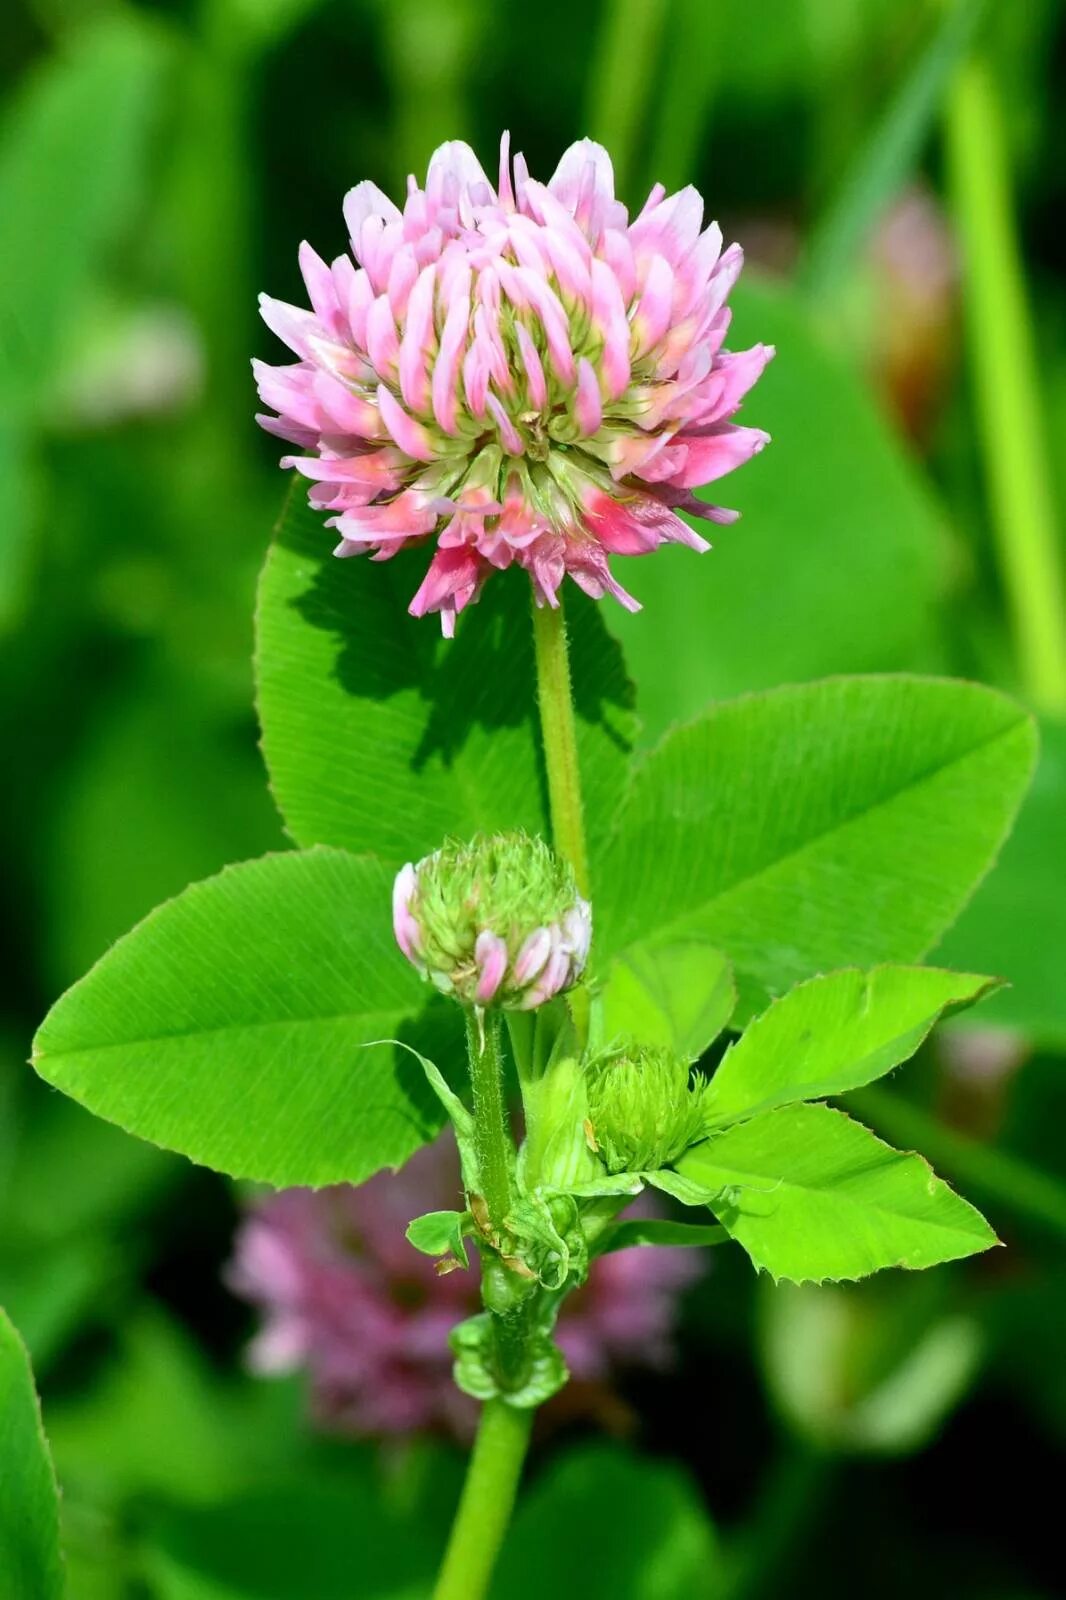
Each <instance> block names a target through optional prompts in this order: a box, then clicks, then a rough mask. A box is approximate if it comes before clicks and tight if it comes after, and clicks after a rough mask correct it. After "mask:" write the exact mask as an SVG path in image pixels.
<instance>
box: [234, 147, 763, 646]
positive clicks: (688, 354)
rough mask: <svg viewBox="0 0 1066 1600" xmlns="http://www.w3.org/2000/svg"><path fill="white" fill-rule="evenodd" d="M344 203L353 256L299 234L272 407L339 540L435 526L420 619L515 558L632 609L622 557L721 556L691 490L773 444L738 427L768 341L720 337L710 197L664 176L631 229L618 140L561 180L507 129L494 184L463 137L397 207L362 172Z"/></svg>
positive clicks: (385, 549) (272, 314) (269, 400)
mask: <svg viewBox="0 0 1066 1600" xmlns="http://www.w3.org/2000/svg"><path fill="white" fill-rule="evenodd" d="M344 216H345V220H346V223H347V226H348V231H349V234H350V240H351V251H352V254H351V255H347V254H345V255H341V256H338V257H337V259H336V260H335V261H333V262H332V263H331V264H329V265H327V263H326V262H325V261H323V260H322V259H321V257H319V256H318V255H317V254H316V253H315V251H314V250H313V249H312V248H311V247H310V245H308V244H304V245H302V246H301V249H300V265H301V268H302V271H303V277H304V282H305V284H306V287H307V293H308V296H309V298H310V301H311V309H310V310H305V309H301V308H298V307H296V306H292V305H286V304H284V303H283V302H281V301H278V300H273V299H271V298H269V297H268V296H266V295H264V296H262V297H261V309H262V315H263V318H264V320H265V322H266V323H267V325H268V327H270V328H271V329H272V331H273V332H274V333H276V334H277V335H278V337H279V338H280V339H281V340H282V341H283V342H284V343H285V344H286V345H288V347H289V348H290V349H291V350H292V351H293V353H294V354H295V355H296V357H297V360H296V362H295V363H293V364H290V365H288V366H281V367H272V366H267V365H265V364H264V363H262V362H255V363H254V364H253V365H254V369H255V373H256V377H257V380H258V385H259V394H260V397H261V399H262V400H263V402H264V404H265V405H266V406H269V407H270V408H271V414H266V415H263V416H261V417H260V418H259V419H258V420H259V421H260V422H261V423H262V425H263V427H265V428H266V429H268V430H269V431H270V432H272V433H275V434H278V435H279V436H280V437H281V438H283V439H285V440H287V441H289V442H290V443H292V444H294V445H296V446H297V451H296V453H294V454H291V455H287V456H284V457H283V458H282V465H283V466H286V467H294V468H296V470H297V471H298V472H300V473H302V474H303V475H304V476H305V477H307V478H309V479H310V480H311V489H310V491H309V497H310V501H311V504H312V506H314V507H316V508H318V509H321V510H324V511H328V512H329V513H330V516H329V519H328V525H329V526H331V527H333V528H335V529H336V531H337V533H338V535H339V536H340V542H339V543H338V545H337V547H336V554H338V555H342V556H347V555H355V554H357V553H360V552H365V551H369V552H371V553H372V555H373V557H374V559H375V560H386V559H387V558H388V557H390V556H392V555H395V554H396V552H397V551H398V550H400V549H402V548H403V547H404V546H406V545H412V544H420V543H424V542H426V541H428V540H434V541H435V546H434V550H433V555H432V559H431V561H430V564H429V570H428V572H427V573H426V576H425V579H424V581H423V583H422V584H421V586H420V588H419V589H418V592H417V593H416V594H415V596H414V598H413V600H412V601H411V605H410V610H411V612H412V613H413V614H414V615H415V616H422V615H424V614H425V613H426V612H429V611H436V612H439V613H440V616H441V622H442V625H443V628H444V632H445V633H446V634H450V633H451V632H452V630H453V628H454V622H455V617H456V614H457V613H458V612H460V611H461V610H462V609H463V607H464V606H466V605H468V604H470V602H471V601H473V600H476V599H477V597H478V595H479V593H480V591H481V588H482V585H483V584H484V582H485V579H486V578H487V577H488V575H489V574H490V573H491V572H493V571H494V570H496V569H498V568H505V567H509V566H511V565H512V564H517V565H519V566H522V567H524V568H525V569H526V570H527V571H528V572H529V574H530V577H531V579H532V582H533V588H534V594H535V597H536V599H537V601H538V603H539V604H548V605H556V604H557V603H558V591H559V587H560V584H561V583H562V581H563V578H564V576H565V575H566V574H567V573H569V575H570V576H571V577H572V578H573V579H574V581H575V582H576V583H578V584H579V585H580V586H581V588H583V589H584V590H585V591H586V592H587V593H588V594H591V595H593V596H594V597H596V598H599V597H600V596H602V595H603V594H605V593H610V594H612V595H614V596H615V598H616V599H618V600H619V601H620V602H621V603H622V604H623V605H624V606H626V607H628V608H629V609H630V610H636V609H638V605H637V602H636V601H635V600H634V599H633V597H632V596H631V595H629V594H627V593H626V591H625V590H624V589H623V588H622V587H621V586H620V584H619V583H618V582H617V581H616V580H615V578H614V577H613V575H612V573H611V571H610V568H609V566H608V559H607V558H608V556H609V555H610V554H612V553H614V554H617V555H643V554H645V553H647V552H648V551H651V550H655V549H656V548H657V547H658V546H659V545H661V544H662V543H664V542H671V541H672V542H676V543H680V544H685V545H688V546H690V547H691V548H692V549H694V550H705V549H707V548H708V546H707V543H706V541H705V540H704V539H702V538H700V537H699V535H698V534H696V533H695V532H693V530H692V529H691V528H690V527H689V526H688V524H687V523H686V522H685V521H683V520H682V518H681V517H680V516H679V515H678V511H682V510H683V511H687V512H689V513H691V514H693V515H696V516H699V517H703V518H706V519H708V520H710V521H712V522H730V521H732V520H733V519H734V517H735V513H734V512H730V511H726V510H723V509H722V508H720V507H717V506H711V505H707V504H705V503H703V502H702V501H700V500H697V499H696V498H695V496H694V494H693V489H694V488H695V487H697V486H698V485H701V484H706V483H709V482H711V481H712V480H713V479H716V478H720V477H722V476H723V474H725V473H727V472H729V471H731V470H732V469H733V468H734V467H737V466H740V465H741V464H742V463H743V462H745V461H747V460H748V459H749V457H751V456H752V455H753V454H754V453H755V452H756V451H757V450H760V449H761V448H762V446H763V445H764V444H765V443H766V442H767V437H768V436H767V435H766V434H765V433H763V432H762V431H761V430H760V429H758V428H747V427H739V426H737V425H736V424H735V423H734V421H733V420H732V419H733V417H734V415H735V413H736V411H737V409H738V407H739V406H740V403H741V400H742V399H743V396H744V395H745V394H746V393H747V391H748V390H749V389H750V388H751V386H752V384H753V383H754V382H755V380H756V379H757V378H758V376H759V374H760V373H761V371H762V369H763V367H764V366H765V364H766V362H767V361H768V359H769V358H770V356H771V355H772V354H773V351H772V349H771V348H770V347H768V346H766V345H761V344H759V345H755V346H753V347H752V348H751V349H750V350H745V351H740V352H737V353H730V352H727V351H726V350H725V349H724V348H723V344H724V340H725V337H726V333H727V330H728V328H729V321H730V311H729V308H728V306H727V305H726V299H727V296H728V294H729V291H730V289H731V288H732V286H733V284H734V282H735V281H736V278H737V275H738V273H739V272H740V268H741V263H742V259H743V258H742V253H741V251H740V249H739V247H738V246H737V245H731V246H730V247H729V248H728V249H727V250H724V251H723V249H722V234H721V230H720V229H719V228H718V226H717V224H714V223H712V224H711V225H710V226H709V227H707V228H703V202H702V200H701V199H700V196H699V195H698V193H697V192H696V190H695V189H693V188H691V187H690V188H686V189H682V190H680V191H679V192H678V193H677V194H673V195H667V194H666V192H665V190H664V189H663V188H662V186H661V185H656V187H655V188H654V189H653V190H652V192H651V194H650V195H649V197H648V200H647V202H646V203H645V205H644V207H643V209H642V210H641V211H640V213H639V215H637V216H636V217H634V218H633V219H632V221H631V220H630V218H629V215H628V212H627V211H626V208H625V207H624V206H623V205H622V204H621V203H620V202H619V201H618V200H616V198H615V194H614V177H613V173H612V169H611V162H610V158H609V156H608V155H607V152H606V151H605V150H604V149H603V148H602V146H600V145H598V144H594V143H593V142H592V141H591V140H589V139H582V140H580V141H579V142H578V143H577V144H574V145H571V147H570V149H569V150H567V152H566V153H565V155H564V156H563V158H562V160H561V161H560V163H559V165H558V167H557V169H556V171H555V173H554V175H553V176H552V177H551V178H550V179H549V181H548V182H547V183H546V184H545V183H539V182H536V181H535V180H534V179H533V178H531V177H530V176H529V173H528V171H527V168H526V164H525V162H524V160H523V158H522V157H521V156H516V157H515V160H514V163H513V165H512V163H511V160H510V155H509V145H508V137H507V135H506V134H505V135H504V138H503V141H502V144H501V152H500V170H499V180H498V183H497V185H496V186H495V187H493V185H492V183H491V182H490V181H489V179H488V177H487V176H486V174H485V172H484V171H483V169H482V167H481V165H480V163H479V162H478V160H477V157H476V156H475V155H474V153H473V151H472V150H471V149H470V148H469V146H468V145H466V144H463V143H461V142H459V141H455V142H451V143H448V144H444V145H442V146H441V147H440V149H439V150H437V151H436V153H435V154H434V156H433V158H432V160H431V161H430V164H429V171H428V174H427V177H426V183H425V188H424V189H423V188H420V187H419V185H418V184H417V182H416V181H415V179H414V178H413V177H412V178H410V179H409V180H408V190H407V195H406V198H405V201H404V205H403V209H402V210H401V209H400V208H399V207H397V206H396V205H394V204H393V202H392V201H391V200H390V199H389V198H388V197H387V196H386V195H385V194H383V193H382V191H381V190H380V189H378V188H377V187H376V185H374V184H373V183H370V182H363V183H359V184H357V185H356V187H355V188H354V189H352V190H351V191H350V193H349V194H348V195H347V197H346V199H345V202H344ZM353 256H354V261H353V259H352V258H353ZM356 263H358V265H357V264H356Z"/></svg>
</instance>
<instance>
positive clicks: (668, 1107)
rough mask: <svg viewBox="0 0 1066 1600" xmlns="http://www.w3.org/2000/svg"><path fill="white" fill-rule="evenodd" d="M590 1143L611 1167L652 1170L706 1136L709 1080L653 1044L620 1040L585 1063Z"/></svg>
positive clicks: (666, 1162) (615, 1169)
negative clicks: (632, 1043) (636, 1043)
mask: <svg viewBox="0 0 1066 1600" xmlns="http://www.w3.org/2000/svg"><path fill="white" fill-rule="evenodd" d="M585 1072H586V1076H587V1082H588V1111H589V1120H588V1126H587V1128H586V1134H587V1137H588V1141H589V1145H590V1147H591V1148H592V1149H593V1150H594V1151H595V1152H596V1154H597V1155H598V1156H599V1157H600V1159H601V1160H602V1161H603V1164H604V1166H605V1167H606V1168H607V1171H608V1172H653V1171H656V1170H658V1168H660V1167H666V1166H669V1165H670V1163H671V1162H673V1161H676V1160H677V1159H678V1157H679V1156H681V1155H682V1154H683V1153H684V1152H685V1151H686V1150H687V1149H688V1147H689V1145H691V1144H696V1143H697V1142H698V1141H699V1140H700V1139H702V1138H703V1137H704V1133H705V1129H704V1109H703V1096H704V1090H705V1089H706V1081H705V1080H704V1079H703V1078H702V1077H701V1076H700V1075H699V1073H697V1074H696V1075H695V1076H694V1077H690V1073H689V1066H688V1062H687V1061H685V1060H684V1059H682V1058H681V1057H680V1056H675V1055H674V1054H672V1052H671V1051H669V1050H666V1049H662V1048H660V1047H658V1046H652V1045H629V1044H625V1045H617V1046H612V1047H611V1048H609V1049H607V1050H602V1051H600V1052H599V1053H598V1054H597V1055H594V1056H593V1057H592V1058H591V1059H590V1060H589V1061H588V1062H587V1063H586V1065H585Z"/></svg>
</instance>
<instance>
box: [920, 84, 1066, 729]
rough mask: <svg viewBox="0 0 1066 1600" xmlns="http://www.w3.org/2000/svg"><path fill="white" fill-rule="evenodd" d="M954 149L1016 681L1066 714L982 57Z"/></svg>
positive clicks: (1062, 643)
mask: <svg viewBox="0 0 1066 1600" xmlns="http://www.w3.org/2000/svg"><path fill="white" fill-rule="evenodd" d="M947 147H948V164H949V172H950V180H951V191H952V199H953V205H954V211H955V216H956V220H957V223H958V227H959V233H960V236H961V240H962V248H963V255H964V258H965V278H964V292H965V299H966V311H967V322H968V328H969V349H970V359H971V362H972V367H973V378H974V386H975V392H976V402H977V411H978V423H979V426H980V430H981V435H982V439H983V450H984V461H985V473H986V476H987V480H988V492H989V498H990V501H991V512H992V521H993V527H994V532H995V537H996V541H997V546H998V552H999V565H1000V571H1001V575H1002V580H1003V585H1004V588H1005V589H1006V594H1007V604H1008V609H1009V612H1010V618H1011V626H1012V631H1013V634H1014V639H1015V647H1016V650H1017V658H1018V663H1019V670H1020V674H1021V680H1022V684H1023V687H1024V689H1025V692H1026V693H1027V694H1028V695H1029V696H1030V698H1031V699H1032V701H1033V703H1034V705H1036V706H1037V707H1038V708H1039V709H1041V710H1044V711H1049V712H1053V713H1054V712H1058V713H1062V712H1066V588H1064V582H1063V573H1062V569H1061V566H1060V559H1061V557H1060V551H1059V548H1058V539H1059V534H1058V529H1057V527H1056V521H1055V512H1054V505H1053V494H1052V488H1051V480H1050V472H1049V466H1048V457H1047V448H1046V443H1045V438H1044V427H1043V415H1042V406H1041V400H1040V389H1039V382H1038V375H1037V367H1036V355H1035V350H1034V341H1033V329H1032V321H1031V318H1030V314H1029V307H1028V304H1027V301H1026V293H1025V282H1024V277H1023V273H1022V264H1021V257H1020V252H1019V248H1018V239H1017V233H1016V229H1015V223H1014V216H1013V204H1012V196H1011V185H1010V173H1009V170H1008V160H1007V148H1006V138H1005V134H1004V128H1003V118H1002V112H1001V108H1000V103H999V96H998V94H997V90H996V84H995V81H994V79H993V76H992V70H991V67H990V65H989V63H988V62H987V61H986V60H985V59H983V58H982V57H980V56H976V57H974V58H973V59H972V60H971V61H969V62H968V63H967V64H966V65H965V66H964V67H962V68H961V69H960V71H959V74H958V77H957V79H956V81H955V86H954V88H953V90H952V93H951V96H950V99H949V103H948V116H947Z"/></svg>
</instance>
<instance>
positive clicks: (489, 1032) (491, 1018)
mask: <svg viewBox="0 0 1066 1600" xmlns="http://www.w3.org/2000/svg"><path fill="white" fill-rule="evenodd" d="M466 1048H467V1057H468V1059H469V1062H470V1088H471V1092H472V1094H473V1098H474V1144H475V1147H476V1150H477V1163H478V1173H479V1175H480V1178H481V1198H482V1199H483V1200H484V1202H485V1208H486V1210H487V1212H488V1216H489V1221H490V1222H491V1223H492V1225H493V1227H494V1228H495V1229H496V1231H497V1232H499V1233H502V1232H503V1231H504V1223H505V1219H506V1218H507V1217H508V1216H509V1214H510V1211H511V1170H512V1167H513V1164H514V1152H513V1146H512V1144H511V1133H510V1128H509V1126H508V1122H507V1105H506V1102H505V1100H504V1094H503V1057H502V1054H501V1052H500V1015H499V1012H497V1011H482V1010H481V1009H480V1007H471V1008H470V1009H469V1010H468V1011H467V1013H466Z"/></svg>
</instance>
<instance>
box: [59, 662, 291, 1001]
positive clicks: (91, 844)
mask: <svg viewBox="0 0 1066 1600" xmlns="http://www.w3.org/2000/svg"><path fill="white" fill-rule="evenodd" d="M198 687H199V686H198V685H197V686H194V685H193V684H192V683H190V680H189V676H188V672H187V670H172V671H160V670H159V669H158V668H153V669H151V670H149V671H143V670H142V671H141V672H139V673H138V674H137V675H136V676H132V675H130V676H128V677H126V678H124V679H123V681H122V683H121V684H120V685H119V686H118V688H117V692H115V693H112V694H111V695H105V694H104V692H103V691H102V690H101V691H100V692H98V693H97V695H96V696H95V703H94V715H93V717H92V720H91V722H90V723H89V724H88V725H87V726H86V727H84V728H83V731H82V737H81V744H80V747H79V759H78V761H77V763H76V765H74V766H73V768H72V769H71V770H69V771H68V772H67V774H66V776H65V779H64V782H63V784H62V786H61V790H60V792H59V793H57V794H56V796H55V798H54V803H53V805H52V806H51V807H50V810H49V816H48V831H47V834H46V836H45V841H44V847H43V851H42V854H43V857H44V860H43V866H44V873H45V877H44V892H45V895H46V901H45V907H44V910H45V916H44V926H43V928H42V937H43V938H44V939H45V940H46V941H47V943H46V948H45V954H46V957H47V963H48V968H47V975H48V978H49V980H50V981H51V982H53V983H54V984H55V992H57V993H58V992H59V990H60V989H62V988H65V987H66V985H67V984H68V983H72V982H73V981H74V979H75V978H77V977H80V976H81V974H82V973H83V972H85V971H87V970H88V968H89V967H90V966H91V964H92V963H93V962H94V961H95V960H96V959H97V957H98V956H100V955H102V953H103V952H104V951H105V950H106V949H107V948H108V946H109V945H111V944H113V943H114V941H115V940H116V939H117V938H119V937H120V935H121V934H123V933H124V932H125V931H126V930H127V929H128V928H131V927H132V926H133V924H134V923H135V922H138V921H140V919H141V918H142V917H144V916H147V914H148V912H149V911H151V910H152V908H153V907H154V906H157V905H159V903H160V902H161V901H163V900H168V899H170V898H171V896H172V895H175V894H178V893H179V891H180V890H182V889H183V888H184V887H185V886H186V884H189V883H194V882H196V881H197V880H198V879H200V878H206V877H208V876H209V875H210V874H212V873H215V872H218V871H219V870H220V869H221V868H222V867H224V866H225V865H226V864H227V863H228V862H230V861H239V860H242V859H244V858H245V857H248V856H253V855H260V854H264V853H265V852H266V851H267V850H273V849H280V848H282V847H283V846H284V844H285V839H284V836H283V834H282V830H281V828H280V826H279V824H278V820H277V814H276V812H275V810H274V807H273V806H272V805H271V803H270V797H269V795H268V794H267V793H266V792H265V787H264V784H263V769H262V764H261V762H260V761H259V759H258V755H257V752H256V750H255V748H254V742H253V740H254V732H253V725H252V720H251V717H250V716H249V715H248V712H247V710H246V709H245V707H244V706H243V705H242V706H241V709H240V711H239V712H238V713H234V712H232V711H230V710H229V708H228V706H227V707H225V708H216V707H214V706H213V705H210V704H207V703H204V697H202V696H201V695H198V694H197V692H196V690H197V688H198ZM242 687H243V686H242ZM207 794H210V795H211V804H210V805H205V804H204V796H205V795H207ZM161 796H165V797H166V800H165V803H162V801H161Z"/></svg>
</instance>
